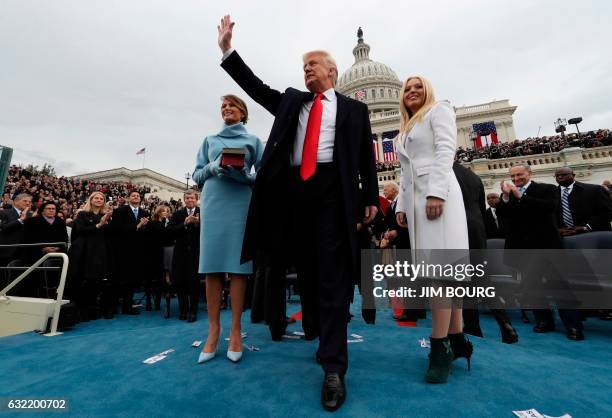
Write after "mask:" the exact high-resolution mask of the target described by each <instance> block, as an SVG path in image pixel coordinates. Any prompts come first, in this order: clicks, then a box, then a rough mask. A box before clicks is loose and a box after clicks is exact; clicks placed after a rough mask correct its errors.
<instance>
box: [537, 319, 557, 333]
mask: <svg viewBox="0 0 612 418" xmlns="http://www.w3.org/2000/svg"><path fill="white" fill-rule="evenodd" d="M554 330H555V324H552V323H550V322H547V321H539V322H538V323H537V324H536V326H535V327H533V332H537V333H540V334H542V333H545V332H551V331H554Z"/></svg>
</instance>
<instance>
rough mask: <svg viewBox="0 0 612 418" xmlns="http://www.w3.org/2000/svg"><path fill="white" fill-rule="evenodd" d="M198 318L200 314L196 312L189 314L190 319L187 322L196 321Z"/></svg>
mask: <svg viewBox="0 0 612 418" xmlns="http://www.w3.org/2000/svg"><path fill="white" fill-rule="evenodd" d="M197 319H198V316H197V315H196V314H189V319H187V322H195V321H197Z"/></svg>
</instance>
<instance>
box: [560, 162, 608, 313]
mask: <svg viewBox="0 0 612 418" xmlns="http://www.w3.org/2000/svg"><path fill="white" fill-rule="evenodd" d="M555 179H556V180H557V184H558V185H559V196H560V198H561V205H559V210H558V211H557V219H558V221H559V226H560V227H561V228H560V229H559V232H560V233H561V236H564V237H568V236H572V235H577V234H584V233H588V232H592V231H610V230H611V229H612V228H611V227H610V221H612V198H611V196H610V192H609V189H608V187H605V186H598V185H595V184H586V183H581V182H579V181H576V180H575V175H574V171H573V170H572V169H571V168H569V167H563V168H560V169H558V170H557V171H556V172H555ZM599 317H600V318H601V319H604V320H608V321H609V320H612V311H610V310H601V311H599Z"/></svg>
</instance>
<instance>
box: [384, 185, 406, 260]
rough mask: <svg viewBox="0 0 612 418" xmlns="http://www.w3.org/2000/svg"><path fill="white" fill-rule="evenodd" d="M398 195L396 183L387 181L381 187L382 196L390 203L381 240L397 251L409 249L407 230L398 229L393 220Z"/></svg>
mask: <svg viewBox="0 0 612 418" xmlns="http://www.w3.org/2000/svg"><path fill="white" fill-rule="evenodd" d="M398 194H399V186H398V184H397V183H396V182H394V181H388V182H386V183H385V184H384V185H383V195H384V196H385V198H386V199H387V200H388V201H389V202H391V205H390V206H389V209H387V214H386V215H385V219H384V220H385V226H386V229H387V230H386V233H385V234H384V235H383V239H385V240H386V241H387V242H386V243H385V244H388V245H394V246H395V248H398V249H402V250H408V249H410V237H409V236H408V228H403V227H400V226H399V225H398V224H397V220H396V218H395V208H396V207H397V196H398ZM381 246H382V244H381Z"/></svg>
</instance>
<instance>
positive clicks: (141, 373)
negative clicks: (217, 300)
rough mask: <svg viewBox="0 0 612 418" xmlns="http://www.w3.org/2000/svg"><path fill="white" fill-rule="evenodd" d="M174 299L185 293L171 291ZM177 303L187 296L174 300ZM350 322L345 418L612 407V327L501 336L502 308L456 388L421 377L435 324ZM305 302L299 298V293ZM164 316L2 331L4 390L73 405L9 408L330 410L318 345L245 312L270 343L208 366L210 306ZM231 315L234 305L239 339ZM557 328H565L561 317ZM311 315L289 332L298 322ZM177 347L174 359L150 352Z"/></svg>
mask: <svg viewBox="0 0 612 418" xmlns="http://www.w3.org/2000/svg"><path fill="white" fill-rule="evenodd" d="M173 304H174V305H176V299H174V300H173ZM174 307H175V308H176V306H174ZM358 308H359V305H358V304H357V305H354V306H353V308H352V310H353V313H355V314H356V316H355V317H354V318H353V320H352V321H351V323H350V326H349V332H350V333H357V334H359V335H361V336H363V337H364V341H363V342H361V343H352V344H349V352H350V368H349V372H348V375H347V378H346V383H347V386H348V398H347V401H346V403H345V405H344V406H343V407H342V409H341V410H340V411H338V412H337V413H336V414H335V415H336V416H359V417H369V416H372V417H379V416H393V417H397V416H404V417H407V416H408V417H512V416H513V415H512V410H520V409H529V408H536V409H537V410H538V411H540V412H541V413H545V414H547V415H550V416H559V415H562V414H563V413H569V414H571V415H572V416H573V417H574V418H578V417H610V416H612V396H611V394H612V362H611V361H610V357H611V356H610V353H611V343H612V323H610V322H604V321H601V320H599V319H595V318H592V319H589V320H588V321H587V322H586V323H585V326H586V340H585V341H582V342H571V341H568V340H567V339H566V338H565V334H564V333H562V332H561V331H558V332H556V333H552V334H545V335H542V334H534V333H533V332H532V331H531V327H532V325H530V324H522V323H521V322H520V320H519V318H518V315H517V314H516V312H512V313H511V315H512V319H513V322H514V324H515V326H516V328H517V329H518V332H519V336H520V341H519V343H518V344H515V345H506V344H502V343H501V342H500V338H499V330H498V328H497V325H496V323H495V321H494V320H493V318H492V317H491V316H489V315H486V314H483V315H482V317H481V321H482V327H483V330H484V333H485V337H486V338H472V341H473V343H474V346H475V354H474V357H473V361H472V370H471V372H468V371H467V365H466V362H465V359H461V360H458V361H457V362H455V364H454V368H453V374H452V375H451V377H450V380H449V383H448V384H446V385H428V384H426V383H424V381H423V374H424V372H425V370H426V368H427V353H428V349H426V348H421V347H420V345H419V341H418V340H419V339H420V338H423V337H427V336H428V335H429V332H430V328H429V327H430V321H429V320H425V321H419V326H418V327H417V328H405V327H398V326H397V325H396V324H395V322H394V321H393V320H392V319H391V311H389V310H386V311H379V312H378V318H377V323H376V325H375V326H371V325H367V324H365V323H364V322H363V320H362V319H361V317H360V315H359V309H358ZM289 309H290V310H291V311H292V312H294V311H296V310H298V309H299V304H296V303H292V304H290V305H289ZM173 315H174V317H173V318H171V319H168V320H165V319H163V318H161V316H160V314H159V312H143V313H142V314H141V315H140V316H135V317H130V316H121V315H119V316H117V317H116V318H115V319H113V320H103V319H102V320H98V321H92V322H89V323H85V324H79V325H77V326H76V327H75V328H74V330H72V331H70V332H66V333H65V334H63V335H61V336H57V337H51V338H49V337H43V336H40V335H37V334H35V333H29V334H21V335H16V336H12V337H5V338H0V398H5V399H6V398H41V399H66V400H68V402H69V407H70V410H69V411H64V412H61V413H52V412H49V411H46V412H32V413H27V412H25V411H20V412H14V413H12V414H11V413H9V412H8V411H0V415H1V416H9V415H12V416H18V417H25V416H35V417H41V416H48V415H52V416H79V417H83V416H93V417H100V416H125V417H158V416H159V417H168V416H181V417H183V416H194V417H195V416H206V417H208V416H254V417H260V416H274V417H276V416H283V417H287V416H292V417H312V416H323V415H327V413H325V412H324V411H323V410H322V409H321V407H320V401H319V399H320V385H321V380H322V372H321V370H320V368H319V366H318V365H317V364H316V363H315V361H314V353H315V350H316V345H317V342H312V341H311V342H307V341H304V340H286V341H283V342H280V343H273V342H272V341H271V340H270V338H269V334H268V330H267V328H266V327H265V326H264V325H259V324H250V323H249V320H248V319H249V312H246V313H245V315H244V316H243V328H244V331H246V332H247V333H248V337H247V339H246V340H245V343H247V344H253V345H255V346H257V347H259V348H260V351H259V352H249V351H247V350H245V354H244V357H243V360H242V362H241V363H239V364H232V363H230V362H229V361H228V360H227V359H226V358H225V351H226V350H227V341H222V342H221V343H220V347H219V355H218V356H217V358H215V359H214V360H212V361H211V362H209V363H206V364H202V365H198V364H196V359H197V356H198V352H199V350H200V349H199V348H192V347H191V343H192V342H193V341H194V340H203V339H205V330H206V325H207V323H206V315H205V314H204V312H202V311H201V312H200V316H199V319H198V321H197V322H195V323H193V324H188V323H186V322H183V321H178V319H176V312H173ZM229 320H230V315H229V311H224V312H223V313H222V321H223V326H224V330H225V334H224V335H223V336H222V337H227V336H229V334H228V326H229ZM557 326H558V328H559V329H561V328H562V327H561V326H560V324H558V325H557ZM300 330H301V328H300V323H299V322H298V323H297V324H294V325H291V326H290V328H289V331H290V332H291V331H300ZM167 349H174V350H176V351H174V352H172V353H169V354H168V356H167V358H166V359H164V360H162V361H160V362H158V363H155V364H152V365H146V364H143V363H142V361H143V360H144V359H146V358H148V357H150V356H153V355H155V354H157V353H160V352H162V351H164V350H167Z"/></svg>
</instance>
